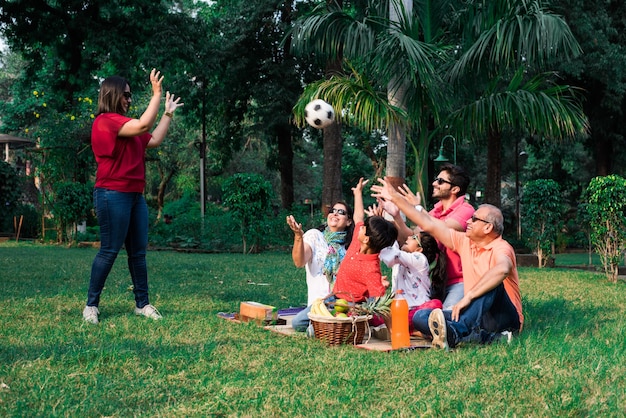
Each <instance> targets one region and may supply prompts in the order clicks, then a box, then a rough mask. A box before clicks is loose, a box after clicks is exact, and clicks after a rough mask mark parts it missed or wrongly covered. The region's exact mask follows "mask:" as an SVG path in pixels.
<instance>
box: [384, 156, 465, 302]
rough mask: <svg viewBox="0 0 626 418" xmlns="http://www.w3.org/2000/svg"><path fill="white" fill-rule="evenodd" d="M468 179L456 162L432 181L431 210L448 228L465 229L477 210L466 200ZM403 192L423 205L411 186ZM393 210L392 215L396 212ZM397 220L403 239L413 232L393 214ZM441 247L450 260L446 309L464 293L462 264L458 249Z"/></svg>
mask: <svg viewBox="0 0 626 418" xmlns="http://www.w3.org/2000/svg"><path fill="white" fill-rule="evenodd" d="M469 183H470V177H469V175H468V174H467V172H466V171H465V170H464V169H463V168H462V167H460V166H457V165H453V164H444V165H442V166H441V169H440V170H439V175H437V177H436V178H435V179H434V180H433V182H432V187H433V193H432V197H433V198H434V199H437V200H438V201H437V203H435V206H434V207H433V209H432V210H431V211H430V212H429V214H430V215H431V216H433V217H435V218H437V219H441V220H442V221H444V222H445V223H446V225H447V226H448V227H449V228H452V229H455V230H457V231H461V232H464V231H465V228H466V227H467V220H468V219H469V218H470V217H471V216H472V214H473V213H474V207H473V206H472V205H470V204H469V203H468V202H466V201H465V193H466V192H467V187H468V186H469ZM400 192H401V193H402V194H403V195H404V197H405V198H406V199H407V200H408V201H409V203H411V204H412V205H413V206H419V205H420V203H421V202H420V198H419V195H416V194H414V193H413V192H411V189H409V187H408V186H406V185H404V186H403V187H402V189H401V190H400ZM385 209H386V210H388V211H390V212H393V209H392V208H389V207H385ZM390 214H391V215H392V216H393V213H390ZM394 220H396V224H399V229H400V233H399V236H400V239H402V238H403V237H407V236H410V235H413V231H412V230H411V229H410V228H409V227H408V226H406V225H404V223H403V222H400V221H401V219H396V217H395V216H394ZM403 225H404V226H403ZM440 249H441V250H442V251H445V253H446V257H447V260H448V262H447V264H446V273H447V275H448V280H447V281H446V289H445V296H444V300H442V302H443V309H446V310H448V309H451V308H452V306H453V305H454V304H455V303H457V302H458V301H459V300H461V298H462V297H463V268H462V266H461V258H460V257H459V255H458V254H457V253H456V252H454V251H452V250H451V249H449V248H446V247H445V246H443V245H440Z"/></svg>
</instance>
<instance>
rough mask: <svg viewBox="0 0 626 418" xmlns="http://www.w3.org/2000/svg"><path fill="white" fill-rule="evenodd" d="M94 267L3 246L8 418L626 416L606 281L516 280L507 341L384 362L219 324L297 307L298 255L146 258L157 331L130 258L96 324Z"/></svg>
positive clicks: (621, 332)
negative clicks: (91, 296)
mask: <svg viewBox="0 0 626 418" xmlns="http://www.w3.org/2000/svg"><path fill="white" fill-rule="evenodd" d="M94 255H95V250H93V249H67V248H61V247H52V246H38V245H33V244H28V243H24V244H23V243H20V244H15V243H13V242H9V243H4V244H0V265H1V266H2V267H1V269H0V416H28V417H32V416H38V417H39V416H46V417H47V416H68V417H97V416H106V417H129V416H156V417H205V416H237V417H239V416H249V417H252V416H264V417H275V416H280V417H327V416H333V417H339V416H341V417H343V416H367V417H387V416H399V417H405V416H406V417H413V416H455V417H456V416H471V417H475V416H481V417H482V416H533V417H557V416H558V417H562V416H566V417H583V416H585V417H586V416H625V415H626V354H625V353H626V349H625V347H624V340H625V336H626V329H625V328H626V327H625V323H626V320H625V317H626V315H625V314H626V286H625V283H624V281H619V282H618V283H617V284H610V283H609V282H608V281H607V280H606V278H605V277H604V276H603V275H602V274H598V273H592V272H586V271H580V270H568V269H536V268H523V269H520V280H521V289H522V294H523V304H524V310H525V316H526V323H525V328H524V331H523V333H522V334H520V336H519V337H517V338H515V339H514V340H513V342H512V343H511V344H509V345H507V344H506V343H499V344H494V345H491V346H465V347H462V348H459V349H457V350H455V351H453V352H450V353H446V352H443V351H440V350H418V351H412V352H392V353H381V352H371V351H366V350H361V349H356V348H354V347H350V346H342V347H333V348H328V347H326V346H324V345H323V344H322V343H320V342H319V341H317V340H314V339H308V338H306V337H300V338H298V337H287V336H283V335H279V334H276V333H272V332H269V331H267V330H264V329H262V328H259V327H257V326H255V325H253V324H237V323H233V322H230V321H226V320H223V319H220V318H218V317H217V313H218V312H235V311H237V309H238V306H239V302H240V301H242V300H254V301H258V302H263V303H268V304H272V305H275V306H278V307H281V308H282V307H288V306H297V305H299V304H301V303H303V302H304V301H305V298H306V297H305V294H306V287H305V284H304V271H303V270H299V269H296V268H295V267H293V264H292V263H291V258H290V254H289V253H271V254H260V255H248V256H243V255H238V254H215V255H213V254H212V255H207V254H183V253H175V252H150V253H149V256H148V266H149V271H150V286H151V302H152V303H153V304H155V305H156V306H157V307H158V309H159V310H160V311H161V313H162V314H163V316H164V318H163V320H162V321H158V322H157V321H152V320H148V319H146V318H143V317H136V316H135V315H134V314H133V307H134V302H133V296H132V292H131V290H130V288H129V286H130V279H129V276H128V273H127V270H126V260H125V258H126V257H125V254H120V257H119V259H118V261H117V263H116V265H115V267H114V269H113V271H112V274H111V276H110V277H109V280H108V281H107V286H106V289H105V291H104V293H103V295H102V301H101V305H100V310H101V312H102V314H101V323H100V324H99V325H97V326H93V325H89V324H86V323H84V322H83V320H82V316H81V312H82V309H83V306H84V303H85V299H86V291H87V285H88V280H89V270H90V266H91V261H92V259H93V256H94ZM258 283H268V285H258Z"/></svg>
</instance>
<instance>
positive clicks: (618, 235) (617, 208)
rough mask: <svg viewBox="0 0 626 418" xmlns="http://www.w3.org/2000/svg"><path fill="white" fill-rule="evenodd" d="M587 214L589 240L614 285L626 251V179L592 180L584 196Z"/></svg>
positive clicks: (600, 178) (612, 177) (605, 178)
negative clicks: (589, 225) (589, 230)
mask: <svg viewBox="0 0 626 418" xmlns="http://www.w3.org/2000/svg"><path fill="white" fill-rule="evenodd" d="M583 201H584V202H585V203H586V208H587V210H588V212H589V218H590V224H591V231H592V232H591V241H592V242H593V245H594V248H595V250H596V252H597V253H598V254H599V255H600V261H601V262H602V266H603V267H604V273H605V274H606V276H607V277H608V278H609V280H610V281H612V282H614V283H616V282H617V276H618V274H619V265H620V263H621V261H622V257H623V254H624V250H626V179H624V178H623V177H620V176H617V175H614V174H611V175H609V176H605V177H594V178H593V179H591V181H590V182H589V186H588V187H587V189H586V190H585V193H584V195H583Z"/></svg>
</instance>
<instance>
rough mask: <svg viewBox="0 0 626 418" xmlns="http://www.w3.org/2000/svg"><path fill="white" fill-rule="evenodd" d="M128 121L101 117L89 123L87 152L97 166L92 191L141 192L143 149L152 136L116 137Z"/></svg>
mask: <svg viewBox="0 0 626 418" xmlns="http://www.w3.org/2000/svg"><path fill="white" fill-rule="evenodd" d="M129 120H131V118H129V117H127V116H124V115H120V114H118V113H102V114H100V115H98V117H97V118H96V120H95V121H94V122H93V127H92V129H91V148H92V150H93V153H94V155H95V157H96V163H98V170H97V172H96V187H101V188H104V189H109V190H115V191H118V192H136V193H143V191H144V188H145V186H146V167H145V156H146V148H147V146H148V142H150V139H151V138H152V135H151V134H150V133H145V134H142V135H138V136H134V137H120V136H118V135H117V133H118V132H119V131H120V129H121V128H122V126H123V125H124V124H125V123H126V122H128V121H129Z"/></svg>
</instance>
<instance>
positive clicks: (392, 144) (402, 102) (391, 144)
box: [386, 0, 413, 183]
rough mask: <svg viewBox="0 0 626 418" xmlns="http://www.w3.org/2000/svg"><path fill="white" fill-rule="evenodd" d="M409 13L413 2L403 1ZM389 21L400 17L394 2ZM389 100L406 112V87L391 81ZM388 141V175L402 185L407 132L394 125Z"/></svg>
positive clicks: (390, 129) (394, 20)
mask: <svg viewBox="0 0 626 418" xmlns="http://www.w3.org/2000/svg"><path fill="white" fill-rule="evenodd" d="M402 3H403V5H404V8H405V9H406V11H407V13H408V14H410V13H411V11H412V10H413V1H412V0H403V1H402ZM389 20H391V21H392V22H398V21H399V17H398V14H397V13H396V9H395V7H394V5H393V2H390V3H389ZM387 100H389V103H390V104H391V105H393V106H396V107H399V108H401V109H405V110H406V86H405V85H401V84H399V83H398V81H397V80H391V81H390V82H389V84H388V86H387ZM387 135H388V139H387V167H386V170H387V175H388V176H390V177H394V178H396V180H394V181H393V182H394V183H395V182H396V181H399V179H402V183H404V181H405V177H406V132H405V131H404V128H402V127H401V126H398V125H396V124H395V123H392V124H391V125H390V126H389V129H388V132H387Z"/></svg>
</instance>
